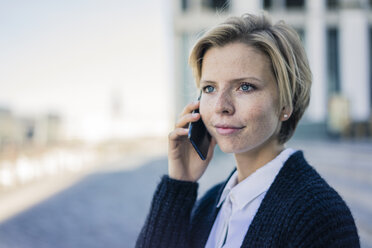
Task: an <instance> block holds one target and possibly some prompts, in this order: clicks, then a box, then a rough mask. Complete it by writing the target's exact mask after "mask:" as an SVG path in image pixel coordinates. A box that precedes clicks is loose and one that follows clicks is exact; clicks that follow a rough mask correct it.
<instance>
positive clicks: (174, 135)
mask: <svg viewBox="0 0 372 248" xmlns="http://www.w3.org/2000/svg"><path fill="white" fill-rule="evenodd" d="M188 133H189V129H188V128H176V129H174V130H173V131H172V132H170V133H169V135H168V138H169V140H177V139H179V138H181V137H182V138H184V136H186V135H187V134H188Z"/></svg>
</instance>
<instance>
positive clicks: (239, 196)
mask: <svg viewBox="0 0 372 248" xmlns="http://www.w3.org/2000/svg"><path fill="white" fill-rule="evenodd" d="M295 151H296V150H294V149H291V148H287V149H285V150H283V151H282V152H281V153H280V154H279V155H278V156H276V157H275V158H274V159H273V160H271V161H270V162H268V163H267V164H265V165H264V166H262V167H261V168H259V169H258V170H256V171H255V172H254V173H253V174H251V175H250V176H249V177H247V178H246V179H244V180H243V181H242V182H240V183H239V184H238V171H235V172H234V173H233V175H232V176H231V177H230V179H229V181H228V182H227V184H226V185H225V187H224V189H223V191H222V194H221V197H220V200H219V202H218V204H217V207H220V206H221V204H222V203H223V202H224V201H225V199H226V198H227V196H228V195H229V194H232V195H233V196H234V204H236V205H237V207H238V208H239V209H242V208H243V207H244V206H245V205H247V204H248V203H249V202H251V201H252V200H254V199H255V198H256V197H258V196H259V195H261V194H262V193H264V192H266V191H267V190H268V189H269V188H270V186H271V184H272V183H273V181H274V179H275V177H276V175H277V174H278V173H279V171H280V169H281V168H282V167H283V165H284V163H285V161H287V159H288V158H289V157H290V156H291V155H292V154H293V153H294V152H295Z"/></svg>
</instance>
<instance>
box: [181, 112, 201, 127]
mask: <svg viewBox="0 0 372 248" xmlns="http://www.w3.org/2000/svg"><path fill="white" fill-rule="evenodd" d="M199 118H200V114H199V113H192V114H191V113H189V114H186V115H184V116H182V117H181V118H180V119H179V120H178V121H177V123H176V128H180V127H181V128H185V127H187V125H188V124H189V123H190V122H195V121H197V120H199Z"/></svg>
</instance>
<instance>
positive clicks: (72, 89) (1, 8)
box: [0, 0, 172, 140]
mask: <svg viewBox="0 0 372 248" xmlns="http://www.w3.org/2000/svg"><path fill="white" fill-rule="evenodd" d="M167 1H168V0H136V1H129V0H100V1H98V0H66V1H57V0H33V1H27V0H15V1H1V2H0V54H1V55H0V107H5V108H9V109H10V110H11V111H12V112H13V114H14V115H16V116H40V115H43V114H47V113H56V114H59V115H60V116H61V117H62V120H63V124H64V133H65V135H66V136H68V137H79V138H83V139H90V140H100V139H105V138H107V136H110V135H111V136H112V135H118V136H126V135H137V134H142V135H144V134H149V135H152V134H155V135H156V134H163V133H165V132H166V131H167V129H168V126H167V125H168V124H169V116H170V115H169V111H170V109H169V106H170V104H169V100H170V97H169V96H170V92H169V89H170V88H171V87H170V79H171V77H172V76H171V69H170V65H171V59H172V41H171V28H172V27H171V22H170V9H169V8H170V7H169V4H167ZM113 102H115V103H116V104H117V105H118V106H119V107H118V111H117V115H116V116H115V118H113V115H112V107H111V106H112V105H113Z"/></svg>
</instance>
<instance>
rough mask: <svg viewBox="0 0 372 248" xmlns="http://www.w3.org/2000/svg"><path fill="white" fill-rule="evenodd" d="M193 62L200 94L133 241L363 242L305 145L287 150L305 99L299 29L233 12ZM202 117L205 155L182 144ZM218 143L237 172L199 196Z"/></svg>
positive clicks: (307, 80)
mask: <svg viewBox="0 0 372 248" xmlns="http://www.w3.org/2000/svg"><path fill="white" fill-rule="evenodd" d="M190 64H191V67H192V69H193V71H194V76H195V79H196V82H197V86H198V88H200V89H201V92H202V93H201V99H200V102H194V103H190V104H188V105H187V106H186V107H185V109H184V111H183V112H182V114H181V117H180V119H179V120H178V122H177V124H176V128H175V129H174V131H172V132H171V133H170V135H169V151H168V162H169V175H168V176H164V177H163V178H162V181H161V182H160V184H159V185H158V188H157V190H156V192H155V195H154V198H153V202H152V206H151V210H150V213H149V215H148V217H147V220H146V223H145V226H144V227H143V229H142V231H141V234H140V236H139V238H138V240H137V247H359V238H358V234H357V230H356V227H355V223H354V220H353V217H352V215H351V213H350V210H349V209H348V207H347V206H346V204H345V202H344V201H343V200H342V199H341V197H340V196H339V195H338V194H337V193H336V192H335V191H334V190H333V189H332V188H331V187H330V186H329V185H328V184H327V183H326V182H325V181H324V180H323V179H322V178H321V177H320V175H319V174H318V173H317V172H316V171H315V170H314V169H313V168H312V167H311V166H310V165H309V164H308V163H307V162H306V160H305V159H304V157H303V154H302V152H301V151H295V150H293V149H290V148H285V146H284V144H285V142H287V141H288V140H289V139H290V137H291V136H292V134H293V133H294V131H295V128H296V125H297V123H298V121H299V120H300V118H301V116H302V115H303V113H304V111H305V109H306V107H307V106H308V103H309V97H310V85H311V72H310V68H309V64H308V61H307V58H306V54H305V52H304V49H303V47H302V45H301V42H300V39H299V37H298V35H297V34H296V32H295V31H294V30H293V29H292V28H290V27H289V26H288V25H286V24H285V23H283V22H279V23H277V24H275V25H272V24H271V23H270V21H269V20H268V18H267V17H266V16H255V15H244V16H242V17H240V18H238V17H234V18H230V19H228V20H227V21H226V22H225V23H222V24H220V25H218V26H216V27H214V28H213V29H211V30H210V31H209V32H207V33H206V34H205V35H204V36H203V37H201V38H200V39H199V40H198V42H197V43H196V45H195V46H194V48H193V50H192V52H191V56H190ZM198 108H199V109H200V114H198V113H193V111H194V110H196V109H198ZM199 118H202V120H203V122H204V124H205V126H206V128H207V130H208V132H209V133H210V135H211V136H212V141H211V144H210V147H209V152H208V156H207V159H206V160H204V161H203V160H201V159H200V158H199V156H198V154H197V153H196V152H195V150H194V149H193V148H192V146H191V144H190V143H189V141H188V140H187V134H188V128H187V127H188V123H189V122H195V121H197V120H199ZM216 144H218V145H219V147H220V149H221V150H222V151H223V152H226V153H233V154H234V156H235V159H236V170H235V171H234V172H233V173H232V174H231V175H230V176H229V177H228V179H227V180H226V182H224V183H221V184H218V185H216V186H215V187H213V188H212V189H210V190H209V191H208V192H207V193H206V194H205V196H203V197H202V198H201V199H200V200H199V201H198V202H196V198H197V187H198V184H197V181H198V180H199V178H200V177H201V176H202V175H203V173H204V171H205V169H206V168H207V166H208V163H209V162H210V160H211V158H212V156H213V149H214V147H215V145H216Z"/></svg>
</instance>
